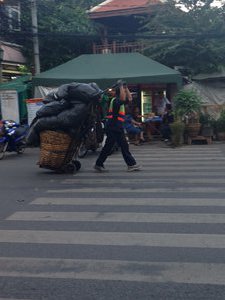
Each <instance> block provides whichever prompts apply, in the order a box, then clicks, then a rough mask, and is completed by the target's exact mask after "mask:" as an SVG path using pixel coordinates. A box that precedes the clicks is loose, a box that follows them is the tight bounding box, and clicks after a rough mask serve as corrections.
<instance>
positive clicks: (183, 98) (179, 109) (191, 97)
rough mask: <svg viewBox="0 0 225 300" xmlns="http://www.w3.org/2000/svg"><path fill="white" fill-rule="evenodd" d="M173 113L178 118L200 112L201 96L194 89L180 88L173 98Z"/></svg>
mask: <svg viewBox="0 0 225 300" xmlns="http://www.w3.org/2000/svg"><path fill="white" fill-rule="evenodd" d="M173 102H174V111H175V115H176V116H177V117H178V118H182V119H183V118H184V117H185V116H191V115H194V114H195V113H199V112H200V108H201V103H202V100H201V97H200V96H199V95H198V94H197V93H196V92H195V91H194V90H184V89H182V90H180V91H179V92H178V93H177V94H176V96H175V97H174V99H173Z"/></svg>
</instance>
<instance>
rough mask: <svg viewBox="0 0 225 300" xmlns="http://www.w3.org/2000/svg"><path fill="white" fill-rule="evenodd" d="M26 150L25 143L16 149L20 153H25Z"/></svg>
mask: <svg viewBox="0 0 225 300" xmlns="http://www.w3.org/2000/svg"><path fill="white" fill-rule="evenodd" d="M24 151H25V146H24V145H22V146H19V147H18V148H17V149H16V152H17V153H18V154H23V153H24Z"/></svg>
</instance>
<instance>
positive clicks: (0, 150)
mask: <svg viewBox="0 0 225 300" xmlns="http://www.w3.org/2000/svg"><path fill="white" fill-rule="evenodd" d="M7 147H8V142H6V143H2V144H0V160H1V159H3V158H4V156H5V152H6V149H7Z"/></svg>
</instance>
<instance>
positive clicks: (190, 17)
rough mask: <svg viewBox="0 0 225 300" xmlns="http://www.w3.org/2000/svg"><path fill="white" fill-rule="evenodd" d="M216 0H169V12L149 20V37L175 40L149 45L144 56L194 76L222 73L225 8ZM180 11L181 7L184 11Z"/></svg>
mask: <svg viewBox="0 0 225 300" xmlns="http://www.w3.org/2000/svg"><path fill="white" fill-rule="evenodd" d="M212 3H213V0H205V1H200V0H177V1H176V0H168V1H167V4H166V9H160V10H158V12H157V13H156V14H155V15H154V16H150V17H148V19H147V20H146V24H145V28H146V29H147V30H148V34H153V33H154V34H160V35H164V37H166V36H172V38H170V39H169V38H166V39H165V38H164V39H161V40H160V39H159V40H156V41H154V43H152V41H150V43H149V42H147V44H148V46H147V48H146V51H145V53H146V54H147V55H149V56H151V57H152V58H153V59H156V60H157V61H159V62H161V63H164V64H166V65H168V66H170V67H174V66H182V67H184V68H185V69H188V70H190V72H191V73H192V74H196V73H200V72H210V71H216V70H219V69H220V67H221V65H222V62H223V61H224V59H225V54H224V53H225V41H224V39H223V38H222V37H223V35H224V30H225V19H224V12H225V8H224V7H225V4H224V5H223V6H222V7H220V8H219V7H213V6H212ZM179 7H182V9H183V10H181V9H180V8H179Z"/></svg>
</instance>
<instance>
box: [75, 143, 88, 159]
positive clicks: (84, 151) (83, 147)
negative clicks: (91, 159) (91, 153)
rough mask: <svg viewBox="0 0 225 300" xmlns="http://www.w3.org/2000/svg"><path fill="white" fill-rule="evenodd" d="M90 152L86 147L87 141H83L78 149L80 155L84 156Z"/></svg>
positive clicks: (80, 156)
mask: <svg viewBox="0 0 225 300" xmlns="http://www.w3.org/2000/svg"><path fill="white" fill-rule="evenodd" d="M87 153H88V149H87V148H86V145H85V142H82V143H81V145H80V148H79V151H78V155H77V156H78V157H79V158H84V157H85V156H86V155H87Z"/></svg>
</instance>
